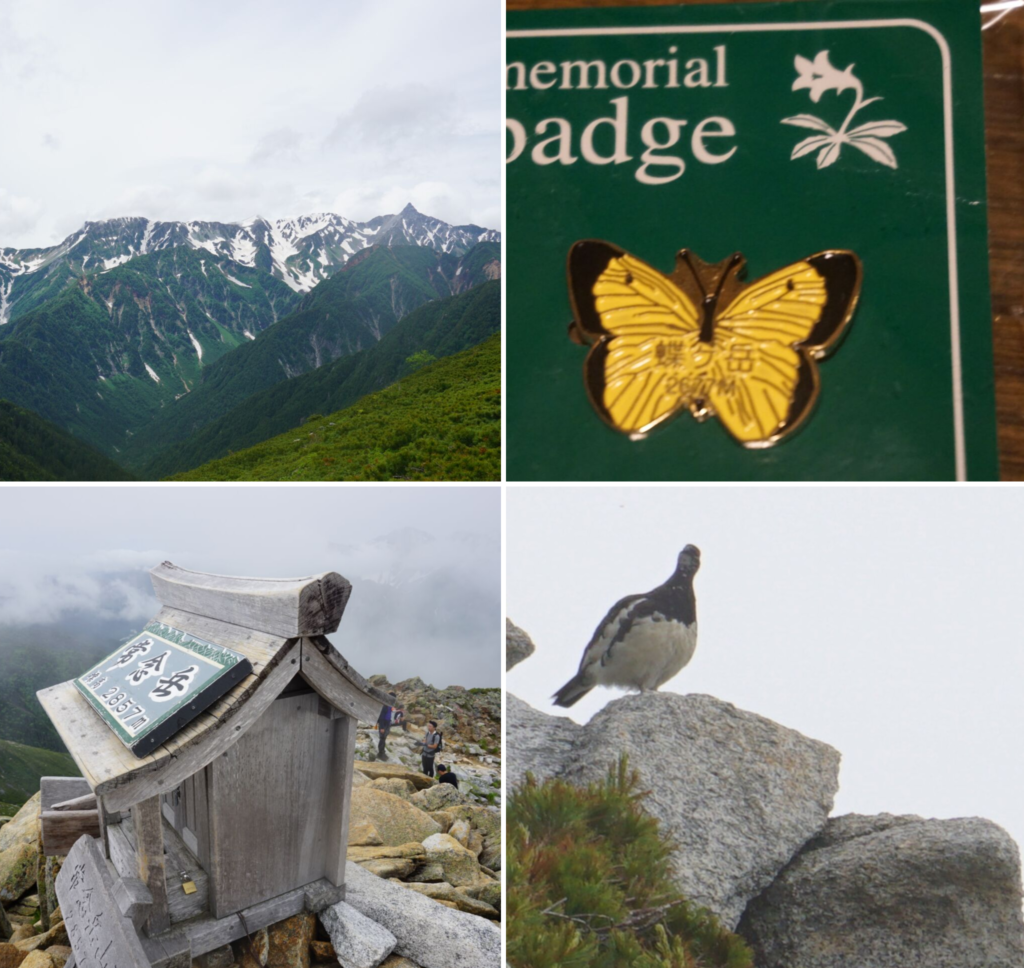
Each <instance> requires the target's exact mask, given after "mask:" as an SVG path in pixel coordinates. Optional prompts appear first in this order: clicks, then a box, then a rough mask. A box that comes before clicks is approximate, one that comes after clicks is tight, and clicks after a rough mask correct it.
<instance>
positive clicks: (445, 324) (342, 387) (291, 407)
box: [141, 246, 501, 479]
mask: <svg viewBox="0 0 1024 968" xmlns="http://www.w3.org/2000/svg"><path fill="white" fill-rule="evenodd" d="M478 248H479V246H478ZM335 278H337V277H335ZM331 282H333V280H331ZM329 284H330V283H329V282H328V283H323V285H324V286H327V285H329ZM500 329H501V287H500V283H498V282H497V281H494V282H486V283H484V284H483V285H482V286H477V287H476V288H474V289H470V290H469V291H468V292H465V293H462V294H461V295H458V296H452V297H450V298H448V299H441V300H436V301H434V302H429V303H426V304H425V305H423V306H420V307H419V309H416V310H414V311H413V312H411V313H410V314H409V315H408V316H406V317H405V318H404V319H403V320H402V321H401V322H400V323H398V324H397V325H396V326H395V327H394V328H393V329H392V330H391V331H390V332H389V333H387V335H385V336H384V337H383V338H382V339H381V341H380V342H379V343H376V344H374V345H373V346H371V347H370V348H369V349H366V350H363V351H362V352H360V353H357V354H353V355H350V356H346V357H343V358H341V359H338V360H335V361H334V362H333V363H329V364H327V365H326V366H322V367H320V368H319V369H316V370H312V371H311V372H309V373H306V374H304V375H302V376H300V377H297V378H295V379H294V380H286V381H282V382H280V383H277V384H275V385H273V386H271V387H269V388H267V389H266V390H263V391H261V392H259V393H255V394H253V395H252V396H251V397H248V398H247V399H245V400H244V401H243V402H242V403H241V404H239V405H238V406H237V407H235V408H234V409H233V410H231V411H229V412H228V413H226V414H225V415H224V416H223V417H221V418H220V419H219V420H215V421H213V422H212V423H210V424H208V425H207V426H206V427H204V428H202V429H201V430H199V431H197V432H196V433H194V434H192V435H191V436H189V437H188V438H187V439H186V440H183V441H182V442H181V443H180V444H177V445H175V446H174V447H171V448H169V449H168V450H167V451H165V452H164V453H162V454H160V455H159V456H158V457H157V458H156V459H155V460H153V461H151V462H150V463H149V464H147V465H146V466H145V467H144V468H143V469H142V470H141V473H142V475H143V476H144V477H146V478H150V479H154V478H159V477H165V476H167V475H169V474H175V473H180V472H183V471H186V470H188V469H189V468H191V467H197V466H199V465H200V464H203V463H205V462H207V461H210V460H215V459H217V458H220V457H223V456H225V455H226V454H229V453H231V452H232V451H238V450H242V449H243V448H245V447H251V446H253V445H255V444H258V443H259V442H260V441H263V440H267V439H268V438H270V437H273V436H275V435H276V434H279V433H283V432H284V431H285V430H287V429H288V428H290V427H297V426H299V424H300V423H302V421H303V420H304V419H305V418H306V417H308V416H309V415H310V414H311V413H323V412H325V411H327V412H330V411H334V410H340V409H342V408H343V407H347V406H349V404H352V403H354V402H355V401H356V400H358V399H359V398H360V397H362V396H365V395H366V394H367V393H372V392H374V391H375V390H380V389H383V388H384V387H386V386H389V385H390V384H392V383H394V382H395V381H396V380H397V379H399V378H400V377H402V376H403V375H405V374H407V373H408V372H409V370H410V366H411V364H409V363H408V362H407V360H409V358H410V357H413V356H414V354H417V353H427V354H429V355H430V356H431V357H438V358H440V357H445V356H451V355H452V354H454V353H458V352H460V351H462V350H464V349H467V348H469V347H470V346H475V345H476V344H477V343H480V342H481V341H482V340H484V339H486V337H488V336H489V335H490V334H492V333H496V332H498V331H499V330H500Z"/></svg>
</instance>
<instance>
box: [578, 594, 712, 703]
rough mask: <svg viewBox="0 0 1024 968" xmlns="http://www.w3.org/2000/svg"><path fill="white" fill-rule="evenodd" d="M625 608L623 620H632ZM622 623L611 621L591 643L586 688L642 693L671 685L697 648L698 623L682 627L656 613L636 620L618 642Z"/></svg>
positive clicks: (584, 674) (587, 658)
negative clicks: (617, 635) (616, 688)
mask: <svg viewBox="0 0 1024 968" xmlns="http://www.w3.org/2000/svg"><path fill="white" fill-rule="evenodd" d="M629 612H630V609H624V610H623V613H622V616H621V619H620V621H625V620H627V619H628V618H629ZM618 630H619V622H618V621H612V622H609V623H608V624H607V626H606V628H605V630H604V632H603V634H602V635H601V636H599V637H598V638H597V639H596V640H595V641H594V642H592V643H591V645H590V647H589V648H588V649H587V654H586V657H585V658H584V668H583V670H582V680H583V681H582V684H583V685H584V686H588V687H589V686H623V687H625V688H627V689H639V690H640V691H641V692H644V691H647V690H650V689H657V688H658V687H659V686H661V685H663V684H664V683H666V682H668V680H669V679H671V678H672V677H673V676H674V675H675V674H676V673H677V672H679V670H680V669H682V668H683V667H684V666H685V665H686V664H687V663H688V662H689V661H690V659H692V658H693V653H694V650H695V649H696V648H697V623H696V622H694V623H693V624H692V625H683V624H682V623H681V622H674V621H670V620H668V619H666V618H665V617H664V616H663V615H659V614H658V613H655V614H654V615H652V616H649V617H645V618H641V619H637V620H634V621H633V622H632V626H631V628H630V630H629V634H628V636H627V637H626V639H625V641H619V642H616V643H615V644H614V645H613V646H612V647H611V649H610V650H609V648H608V644H609V643H610V642H611V641H612V640H613V639H614V638H615V636H616V634H617V632H618Z"/></svg>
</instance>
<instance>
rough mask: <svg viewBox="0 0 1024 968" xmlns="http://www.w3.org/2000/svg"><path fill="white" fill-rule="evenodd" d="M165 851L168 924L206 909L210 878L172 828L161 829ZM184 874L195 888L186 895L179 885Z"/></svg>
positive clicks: (175, 922) (191, 916)
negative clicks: (162, 830)
mask: <svg viewBox="0 0 1024 968" xmlns="http://www.w3.org/2000/svg"><path fill="white" fill-rule="evenodd" d="M164 848H165V850H166V852H167V909H168V912H169V913H170V918H171V924H177V923H178V922H180V921H187V920H188V919H189V918H194V917H195V916H196V915H197V914H202V913H203V912H204V911H206V910H207V908H208V907H209V902H210V876H209V874H208V873H207V872H206V871H205V870H203V868H202V866H201V865H200V863H199V859H198V858H197V857H196V855H195V852H194V851H193V850H192V849H191V847H189V845H188V843H186V841H185V839H184V837H183V836H182V835H181V834H179V833H178V831H176V830H174V828H172V827H169V826H165V827H164ZM182 871H185V872H186V873H187V874H188V876H189V877H190V878H191V879H192V883H193V884H195V886H196V889H195V891H194V893H192V894H186V893H185V891H184V888H183V887H182V883H181V872H182Z"/></svg>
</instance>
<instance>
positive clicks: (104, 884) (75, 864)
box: [57, 837, 149, 968]
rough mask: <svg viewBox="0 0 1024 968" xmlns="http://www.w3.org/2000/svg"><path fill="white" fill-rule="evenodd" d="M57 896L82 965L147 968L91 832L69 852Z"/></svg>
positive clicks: (140, 947) (59, 879)
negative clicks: (118, 904)
mask: <svg viewBox="0 0 1024 968" xmlns="http://www.w3.org/2000/svg"><path fill="white" fill-rule="evenodd" d="M57 897H58V899H59V900H60V909H61V913H62V914H63V915H64V923H65V925H66V926H67V931H68V940H69V943H70V945H71V949H72V951H73V952H74V958H75V960H76V962H77V963H78V964H79V965H81V968H110V966H111V965H116V966H117V968H149V959H148V958H147V957H146V953H145V952H144V951H143V950H142V945H141V944H140V943H139V938H138V935H137V934H136V933H135V928H134V926H133V925H132V923H131V921H130V920H128V919H127V918H126V917H124V915H123V914H121V912H120V910H119V908H118V906H117V903H116V902H115V900H114V884H113V880H112V878H111V876H110V872H109V871H108V870H107V864H106V861H105V860H104V858H103V855H102V854H101V853H100V849H99V845H98V844H97V842H96V841H95V840H94V839H93V838H92V837H82V838H80V839H79V841H78V843H76V844H75V845H74V847H72V848H71V850H70V851H69V852H68V857H67V860H66V861H65V862H64V866H63V867H62V868H61V870H60V873H59V874H58V875H57ZM69 961H70V959H69Z"/></svg>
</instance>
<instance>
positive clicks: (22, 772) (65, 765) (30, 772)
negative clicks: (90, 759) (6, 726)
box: [0, 739, 82, 804]
mask: <svg viewBox="0 0 1024 968" xmlns="http://www.w3.org/2000/svg"><path fill="white" fill-rule="evenodd" d="M81 775H82V774H81V772H80V771H79V769H78V767H77V766H75V761H74V760H73V759H71V757H70V756H68V754H67V753H54V752H53V750H41V749H38V748H37V747H35V746H22V745H21V743H14V742H12V741H11V740H7V739H0V801H2V802H4V803H13V804H22V803H24V802H25V801H26V800H28V799H30V798H31V797H33V796H34V795H35V793H36V791H37V790H38V789H39V778H40V777H43V776H81Z"/></svg>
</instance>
